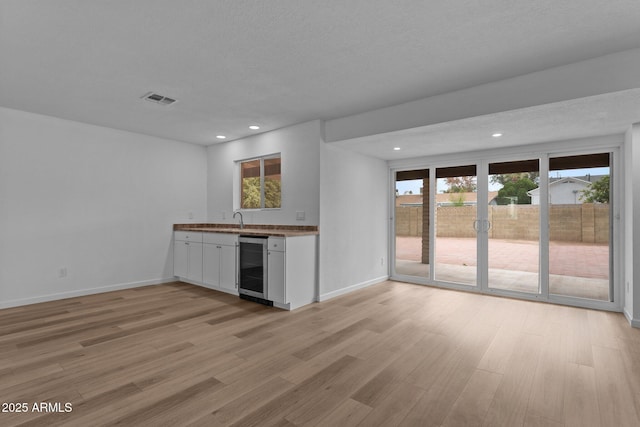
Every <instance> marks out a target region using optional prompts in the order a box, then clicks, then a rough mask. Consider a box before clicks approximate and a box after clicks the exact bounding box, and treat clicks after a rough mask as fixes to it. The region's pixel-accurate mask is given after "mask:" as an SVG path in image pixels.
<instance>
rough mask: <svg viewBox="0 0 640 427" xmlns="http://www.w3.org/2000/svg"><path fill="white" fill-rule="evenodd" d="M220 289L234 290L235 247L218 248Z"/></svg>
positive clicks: (223, 246)
mask: <svg viewBox="0 0 640 427" xmlns="http://www.w3.org/2000/svg"><path fill="white" fill-rule="evenodd" d="M219 251H220V287H221V288H222V289H225V290H228V291H235V290H236V277H237V274H238V273H237V271H236V268H237V266H236V247H235V246H229V245H221V246H220V249H219Z"/></svg>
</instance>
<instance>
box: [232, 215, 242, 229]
mask: <svg viewBox="0 0 640 427" xmlns="http://www.w3.org/2000/svg"><path fill="white" fill-rule="evenodd" d="M236 215H240V229H243V228H244V220H243V219H242V212H240V211H235V212H234V213H233V219H236Z"/></svg>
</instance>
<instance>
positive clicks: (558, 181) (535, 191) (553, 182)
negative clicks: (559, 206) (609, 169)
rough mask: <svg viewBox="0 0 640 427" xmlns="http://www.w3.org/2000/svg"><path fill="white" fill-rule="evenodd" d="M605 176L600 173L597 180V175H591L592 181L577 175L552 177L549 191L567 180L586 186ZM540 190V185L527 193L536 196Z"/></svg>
mask: <svg viewBox="0 0 640 427" xmlns="http://www.w3.org/2000/svg"><path fill="white" fill-rule="evenodd" d="M603 176H606V175H599V178H598V179H595V180H594V178H595V177H594V176H592V177H591V181H586V180H584V179H581V178H584V177H581V178H577V177H574V176H566V177H564V178H551V179H550V180H549V181H550V182H549V191H551V190H552V189H553V187H554V186H555V185H557V184H562V183H565V182H567V183H576V184H579V185H582V186H583V187H585V188H586V187H588V186H589V185H591V183H592V182H596V181H599V180H600V178H602V177H603ZM539 192H540V187H538V188H534V189H533V190H529V191H527V194H528V195H529V196H534V195H537V194H538V193H539Z"/></svg>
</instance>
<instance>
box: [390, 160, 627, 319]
mask: <svg viewBox="0 0 640 427" xmlns="http://www.w3.org/2000/svg"><path fill="white" fill-rule="evenodd" d="M613 164H614V157H613V151H604V152H600V153H598V152H596V153H594V154H581V153H577V154H570V155H562V156H561V155H555V156H554V155H549V154H545V153H540V155H539V156H531V157H524V158H522V157H521V158H515V159H513V160H510V159H508V158H506V159H505V160H503V161H489V160H487V159H485V160H479V161H476V162H468V163H466V164H465V163H462V165H461V166H457V165H454V166H449V165H443V166H438V165H435V166H428V167H424V168H421V169H412V170H408V171H397V172H395V173H394V177H395V182H394V187H395V188H394V191H395V206H394V214H393V225H394V228H393V229H394V240H393V249H392V250H393V255H394V264H393V267H392V272H391V273H392V274H391V275H392V277H394V278H398V279H401V280H407V281H415V282H416V283H425V284H437V285H440V286H446V287H452V288H457V289H473V290H477V291H480V292H486V293H492V294H498V295H506V296H515V297H518V296H520V297H522V298H527V299H538V300H548V301H555V302H564V303H568V304H574V305H584V306H589V307H603V308H612V307H614V305H613V304H612V303H614V302H616V301H614V300H615V298H616V293H615V292H614V290H615V287H614V285H613V280H612V279H613V265H614V261H613V260H614V257H613V255H614V251H613V248H614V242H613V238H614V236H615V235H616V234H615V233H613V226H614V225H615V224H614V221H613V218H614V215H613V206H614V204H613V201H614V191H613V187H612V182H613V179H612V178H611V177H612V176H613V173H612V172H613Z"/></svg>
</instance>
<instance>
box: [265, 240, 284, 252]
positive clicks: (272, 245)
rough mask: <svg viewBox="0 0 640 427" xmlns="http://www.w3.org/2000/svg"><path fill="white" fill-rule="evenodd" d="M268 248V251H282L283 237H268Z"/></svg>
mask: <svg viewBox="0 0 640 427" xmlns="http://www.w3.org/2000/svg"><path fill="white" fill-rule="evenodd" d="M268 248H269V250H270V251H280V252H284V237H269V242H268Z"/></svg>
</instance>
